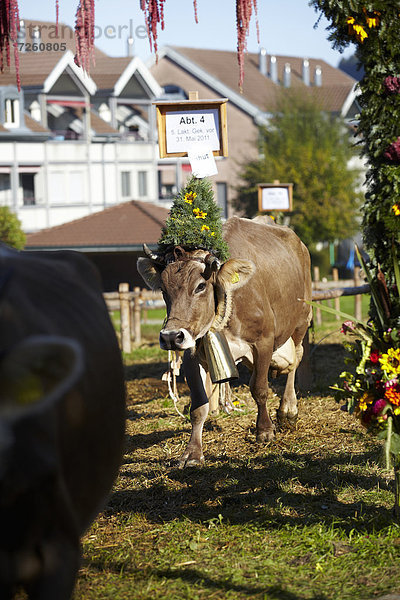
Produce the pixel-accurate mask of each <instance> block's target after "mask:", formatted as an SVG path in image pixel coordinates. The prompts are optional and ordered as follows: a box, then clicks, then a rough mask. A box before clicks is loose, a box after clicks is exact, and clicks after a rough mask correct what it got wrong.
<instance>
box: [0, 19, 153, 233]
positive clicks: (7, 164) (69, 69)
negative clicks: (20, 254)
mask: <svg viewBox="0 0 400 600" xmlns="http://www.w3.org/2000/svg"><path fill="white" fill-rule="evenodd" d="M18 46H19V49H20V53H19V72H20V78H21V89H20V90H18V89H17V84H16V68H15V65H14V64H13V65H12V66H11V68H8V69H7V68H6V69H5V70H4V72H3V73H1V74H0V205H7V206H9V207H10V208H11V209H12V210H13V211H14V212H15V213H16V214H17V215H18V217H19V218H20V220H21V222H22V225H23V228H24V230H25V231H26V232H28V233H29V232H34V231H37V230H40V229H43V228H48V227H52V226H55V225H59V224H62V223H65V222H68V221H71V220H74V219H77V218H80V217H84V216H86V215H89V214H92V213H95V212H97V211H100V210H103V209H105V208H107V207H109V206H112V205H115V204H118V203H121V202H125V201H129V200H132V199H135V200H143V201H146V202H149V201H150V202H157V201H158V174H157V163H156V159H155V156H156V139H155V137H154V132H155V128H154V125H153V122H152V114H153V112H154V111H153V108H152V101H153V100H154V99H155V98H156V97H158V96H160V95H161V93H162V89H161V87H160V86H159V85H158V84H157V82H156V81H155V79H154V77H153V76H152V75H151V74H150V72H149V70H148V69H147V68H146V66H145V65H144V64H143V62H142V61H141V60H140V59H139V58H137V57H133V56H126V57H110V56H107V55H106V54H105V53H103V52H101V51H100V50H99V49H98V48H96V49H95V61H96V62H95V64H94V65H93V67H92V69H91V72H90V74H89V75H88V74H86V73H84V71H83V70H82V69H81V68H79V67H77V65H76V64H75V61H74V54H73V49H74V34H73V31H72V29H71V28H70V27H68V26H66V25H64V24H62V23H60V24H59V25H58V29H57V28H56V25H55V23H50V22H39V21H28V20H25V21H21V27H20V31H19V35H18Z"/></svg>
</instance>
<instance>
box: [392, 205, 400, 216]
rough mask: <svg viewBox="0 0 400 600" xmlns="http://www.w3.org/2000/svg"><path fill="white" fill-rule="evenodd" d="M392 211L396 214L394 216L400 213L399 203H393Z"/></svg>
mask: <svg viewBox="0 0 400 600" xmlns="http://www.w3.org/2000/svg"><path fill="white" fill-rule="evenodd" d="M392 211H393V212H394V214H395V215H396V217H398V216H399V215H400V205H399V204H393V206H392Z"/></svg>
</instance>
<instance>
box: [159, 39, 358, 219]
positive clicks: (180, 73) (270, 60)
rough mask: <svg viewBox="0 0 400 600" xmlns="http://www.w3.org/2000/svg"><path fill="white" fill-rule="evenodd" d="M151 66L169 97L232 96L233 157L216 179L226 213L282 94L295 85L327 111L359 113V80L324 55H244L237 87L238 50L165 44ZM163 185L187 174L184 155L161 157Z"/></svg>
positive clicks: (220, 166)
mask: <svg viewBox="0 0 400 600" xmlns="http://www.w3.org/2000/svg"><path fill="white" fill-rule="evenodd" d="M148 67H149V68H150V71H151V73H152V75H153V76H154V78H155V79H156V80H157V82H158V83H159V85H160V86H162V87H163V88H164V92H165V94H164V99H167V98H171V99H178V98H180V99H184V98H188V95H189V91H197V92H198V94H199V99H214V98H228V103H227V121H228V149H229V150H228V151H229V156H228V158H220V159H217V168H218V175H215V176H214V177H213V178H212V179H213V185H214V190H215V194H216V198H217V201H218V203H219V204H220V206H221V207H222V209H223V213H224V215H225V216H230V215H231V214H233V212H234V209H233V208H232V199H233V198H234V197H235V194H236V191H235V187H236V186H237V185H238V184H239V181H240V180H239V176H238V174H239V171H240V165H241V164H243V163H244V162H247V161H249V160H251V159H256V158H257V153H258V145H257V139H258V125H260V124H268V120H269V117H270V115H271V112H272V111H273V110H274V109H275V108H276V101H277V98H278V94H279V93H280V92H281V91H282V90H283V91H284V90H285V89H289V88H294V89H296V90H298V91H299V93H304V94H309V95H311V96H313V97H315V99H316V100H317V101H318V102H319V104H320V105H321V107H322V108H323V109H324V110H326V111H327V112H330V113H333V114H338V115H341V116H343V117H344V118H345V119H348V120H351V119H353V118H354V117H355V116H356V114H357V113H358V112H359V106H358V104H357V92H356V89H355V86H356V83H357V82H356V80H355V79H353V78H352V77H350V76H349V75H347V74H346V73H344V72H343V71H341V70H340V69H336V68H334V67H332V66H331V65H329V64H328V63H326V62H325V61H323V60H321V59H315V58H304V59H302V58H299V57H293V56H275V55H268V54H267V52H266V50H265V49H264V48H261V50H260V52H259V54H256V53H251V52H249V53H247V54H245V57H244V72H245V78H244V84H243V90H242V92H240V91H239V88H238V66H237V56H236V52H233V51H223V50H211V49H198V48H183V47H176V46H165V47H164V48H162V49H161V50H159V52H158V61H157V62H156V61H155V59H153V58H152V59H151V60H150V61H149V63H148ZM159 164H160V170H161V176H160V179H161V181H162V182H164V184H163V183H162V184H161V189H163V188H165V189H166V190H167V192H168V191H169V189H170V188H173V187H176V182H177V181H181V180H182V179H184V178H185V176H186V175H187V173H188V171H189V170H190V169H189V165H188V164H187V161H185V160H181V166H180V167H179V166H178V167H176V161H173V160H172V159H163V160H162V161H160V163H159Z"/></svg>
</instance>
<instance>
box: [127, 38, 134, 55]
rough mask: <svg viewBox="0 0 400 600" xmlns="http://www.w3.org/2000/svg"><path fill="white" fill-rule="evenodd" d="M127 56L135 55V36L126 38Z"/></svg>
mask: <svg viewBox="0 0 400 600" xmlns="http://www.w3.org/2000/svg"><path fill="white" fill-rule="evenodd" d="M126 52H127V56H133V37H128V39H127V40H126Z"/></svg>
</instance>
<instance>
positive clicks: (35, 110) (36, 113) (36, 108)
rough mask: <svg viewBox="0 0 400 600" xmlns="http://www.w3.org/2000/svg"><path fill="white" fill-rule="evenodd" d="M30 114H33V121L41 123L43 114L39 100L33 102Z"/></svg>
mask: <svg viewBox="0 0 400 600" xmlns="http://www.w3.org/2000/svg"><path fill="white" fill-rule="evenodd" d="M29 112H30V113H31V117H32V119H35V121H38V122H39V123H40V121H41V119H42V113H41V110H40V104H39V102H38V101H37V100H34V101H33V102H32V104H31V105H30V107H29Z"/></svg>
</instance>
